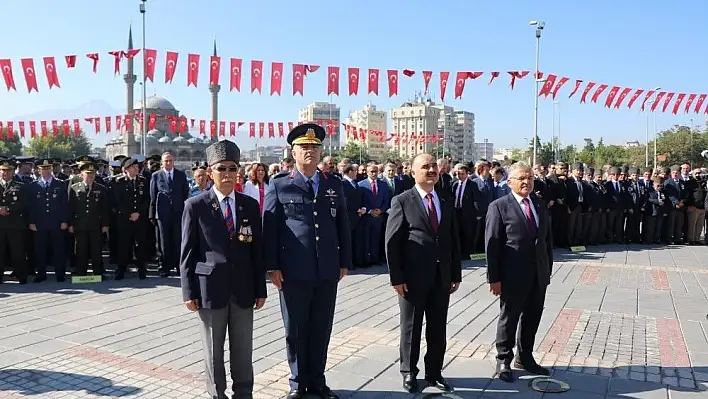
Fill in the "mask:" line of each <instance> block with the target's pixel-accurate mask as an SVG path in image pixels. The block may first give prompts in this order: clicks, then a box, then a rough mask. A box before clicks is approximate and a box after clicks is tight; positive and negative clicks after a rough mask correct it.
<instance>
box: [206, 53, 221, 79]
mask: <svg viewBox="0 0 708 399" xmlns="http://www.w3.org/2000/svg"><path fill="white" fill-rule="evenodd" d="M209 66H210V68H209V85H211V86H218V85H219V75H221V57H219V56H218V55H212V56H211V59H210V62H209Z"/></svg>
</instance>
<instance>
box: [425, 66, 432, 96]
mask: <svg viewBox="0 0 708 399" xmlns="http://www.w3.org/2000/svg"><path fill="white" fill-rule="evenodd" d="M432 78H433V71H423V83H425V91H424V94H425V95H426V96H427V95H428V85H429V84H430V79H432Z"/></svg>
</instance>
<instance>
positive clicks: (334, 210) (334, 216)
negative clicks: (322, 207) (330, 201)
mask: <svg viewBox="0 0 708 399" xmlns="http://www.w3.org/2000/svg"><path fill="white" fill-rule="evenodd" d="M329 213H330V214H331V215H332V217H333V218H336V217H337V208H329Z"/></svg>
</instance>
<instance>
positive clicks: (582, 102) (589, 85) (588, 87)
mask: <svg viewBox="0 0 708 399" xmlns="http://www.w3.org/2000/svg"><path fill="white" fill-rule="evenodd" d="M593 87H595V82H589V83H588V84H587V86H585V90H583V94H582V95H581V96H580V104H584V103H585V98H586V97H587V96H588V93H590V90H592V88H593Z"/></svg>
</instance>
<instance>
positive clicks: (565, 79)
mask: <svg viewBox="0 0 708 399" xmlns="http://www.w3.org/2000/svg"><path fill="white" fill-rule="evenodd" d="M567 82H568V78H566V77H565V76H563V77H562V78H560V80H559V81H558V83H556V86H555V87H554V88H553V90H552V91H551V96H553V99H554V100H555V99H556V95H557V94H558V90H560V89H561V87H563V85H564V84H566V83H567Z"/></svg>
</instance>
